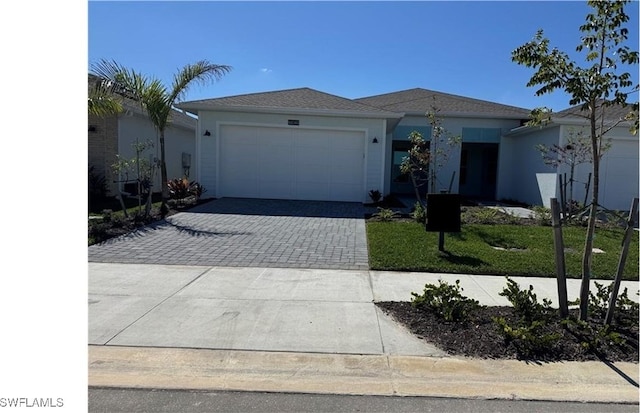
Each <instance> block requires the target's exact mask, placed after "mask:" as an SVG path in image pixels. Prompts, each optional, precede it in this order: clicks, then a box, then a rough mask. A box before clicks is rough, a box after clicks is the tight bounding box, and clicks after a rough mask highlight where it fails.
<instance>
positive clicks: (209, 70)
mask: <svg viewBox="0 0 640 413" xmlns="http://www.w3.org/2000/svg"><path fill="white" fill-rule="evenodd" d="M231 69H232V68H231V66H227V65H218V64H215V63H210V62H209V61H207V60H200V61H199V62H196V63H194V64H189V65H186V66H185V67H183V68H182V69H181V70H180V71H179V72H178V73H176V74H175V76H174V78H173V84H172V90H171V94H170V96H169V101H170V102H171V104H172V105H173V104H174V103H176V102H178V101H180V100H181V99H182V98H183V97H184V95H185V93H186V92H187V91H188V89H189V86H191V85H192V84H193V83H200V84H206V83H208V82H210V81H216V80H220V79H221V78H222V76H224V75H225V74H227V73H229V72H230V71H231Z"/></svg>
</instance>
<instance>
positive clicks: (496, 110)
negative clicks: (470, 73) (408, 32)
mask: <svg viewBox="0 0 640 413" xmlns="http://www.w3.org/2000/svg"><path fill="white" fill-rule="evenodd" d="M434 98H435V105H436V106H437V108H438V109H439V110H440V112H441V113H442V114H456V115H465V114H466V115H476V116H477V115H485V116H494V117H499V118H514V119H527V118H528V117H529V113H530V111H529V110H528V109H524V108H519V107H516V106H509V105H503V104H500V103H494V102H489V101H486V100H480V99H473V98H468V97H464V96H458V95H451V94H448V93H442V92H436V91H433V90H427V89H422V88H414V89H408V90H403V91H399V92H393V93H386V94H382V95H376V96H370V97H364V98H359V99H355V101H356V102H359V103H364V104H367V105H371V106H376V107H379V108H381V109H384V110H389V111H397V112H420V113H424V112H427V111H429V110H431V107H432V106H433V104H434Z"/></svg>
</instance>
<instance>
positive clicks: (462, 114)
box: [405, 111, 523, 120]
mask: <svg viewBox="0 0 640 413" xmlns="http://www.w3.org/2000/svg"><path fill="white" fill-rule="evenodd" d="M427 112H428V111H424V112H405V116H425V115H426V113H427ZM438 117H443V118H444V117H446V118H482V119H513V120H518V119H522V118H523V117H522V116H518V115H500V114H495V113H478V112H438Z"/></svg>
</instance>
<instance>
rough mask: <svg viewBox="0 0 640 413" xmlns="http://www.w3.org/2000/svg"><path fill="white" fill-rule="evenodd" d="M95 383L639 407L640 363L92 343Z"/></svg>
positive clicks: (91, 366)
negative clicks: (637, 405)
mask: <svg viewBox="0 0 640 413" xmlns="http://www.w3.org/2000/svg"><path fill="white" fill-rule="evenodd" d="M88 357H89V360H88V361H89V363H88V364H89V371H88V374H89V377H88V378H89V386H90V387H117V388H123V387H124V388H147V389H172V390H176V389H182V390H208V391H215V390H234V391H263V392H286V393H323V394H341V395H379V396H429V397H453V398H476V399H511V400H544V401H567V402H600V403H632V404H638V402H639V393H638V380H639V378H638V373H639V371H638V364H637V363H603V362H595V361H594V362H558V363H535V362H524V361H517V360H486V359H470V358H459V357H417V356H396V355H383V354H374V355H348V354H322V353H291V352H265V351H241V350H210V349H184V348H157V347H117V346H89V351H88Z"/></svg>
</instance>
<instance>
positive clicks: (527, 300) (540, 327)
mask: <svg viewBox="0 0 640 413" xmlns="http://www.w3.org/2000/svg"><path fill="white" fill-rule="evenodd" d="M499 294H500V295H501V296H503V297H506V298H507V299H508V300H509V302H510V303H511V305H512V306H513V311H514V313H515V315H516V316H517V317H518V318H519V321H518V322H516V323H515V325H510V324H509V323H508V322H507V321H506V320H505V319H504V317H494V318H493V322H494V323H495V324H496V325H497V327H498V332H499V333H500V335H502V337H503V338H504V340H505V342H506V343H507V344H510V343H513V345H514V346H515V347H516V349H517V350H518V352H519V353H520V354H521V355H523V356H534V355H536V354H540V353H545V352H546V351H547V350H548V349H549V348H550V347H553V346H554V345H555V343H557V342H558V340H559V339H560V338H561V335H560V334H559V333H547V332H545V329H546V327H547V323H548V322H549V320H550V318H551V315H552V314H553V309H552V308H551V301H550V300H548V299H546V298H545V299H544V300H543V301H542V303H539V302H538V297H537V296H536V294H535V293H534V292H533V286H532V285H530V286H529V289H527V290H521V289H520V286H519V285H518V283H517V282H515V281H513V280H512V279H510V278H509V277H507V286H506V287H505V288H504V289H503V290H502V292H500V293H499Z"/></svg>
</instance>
